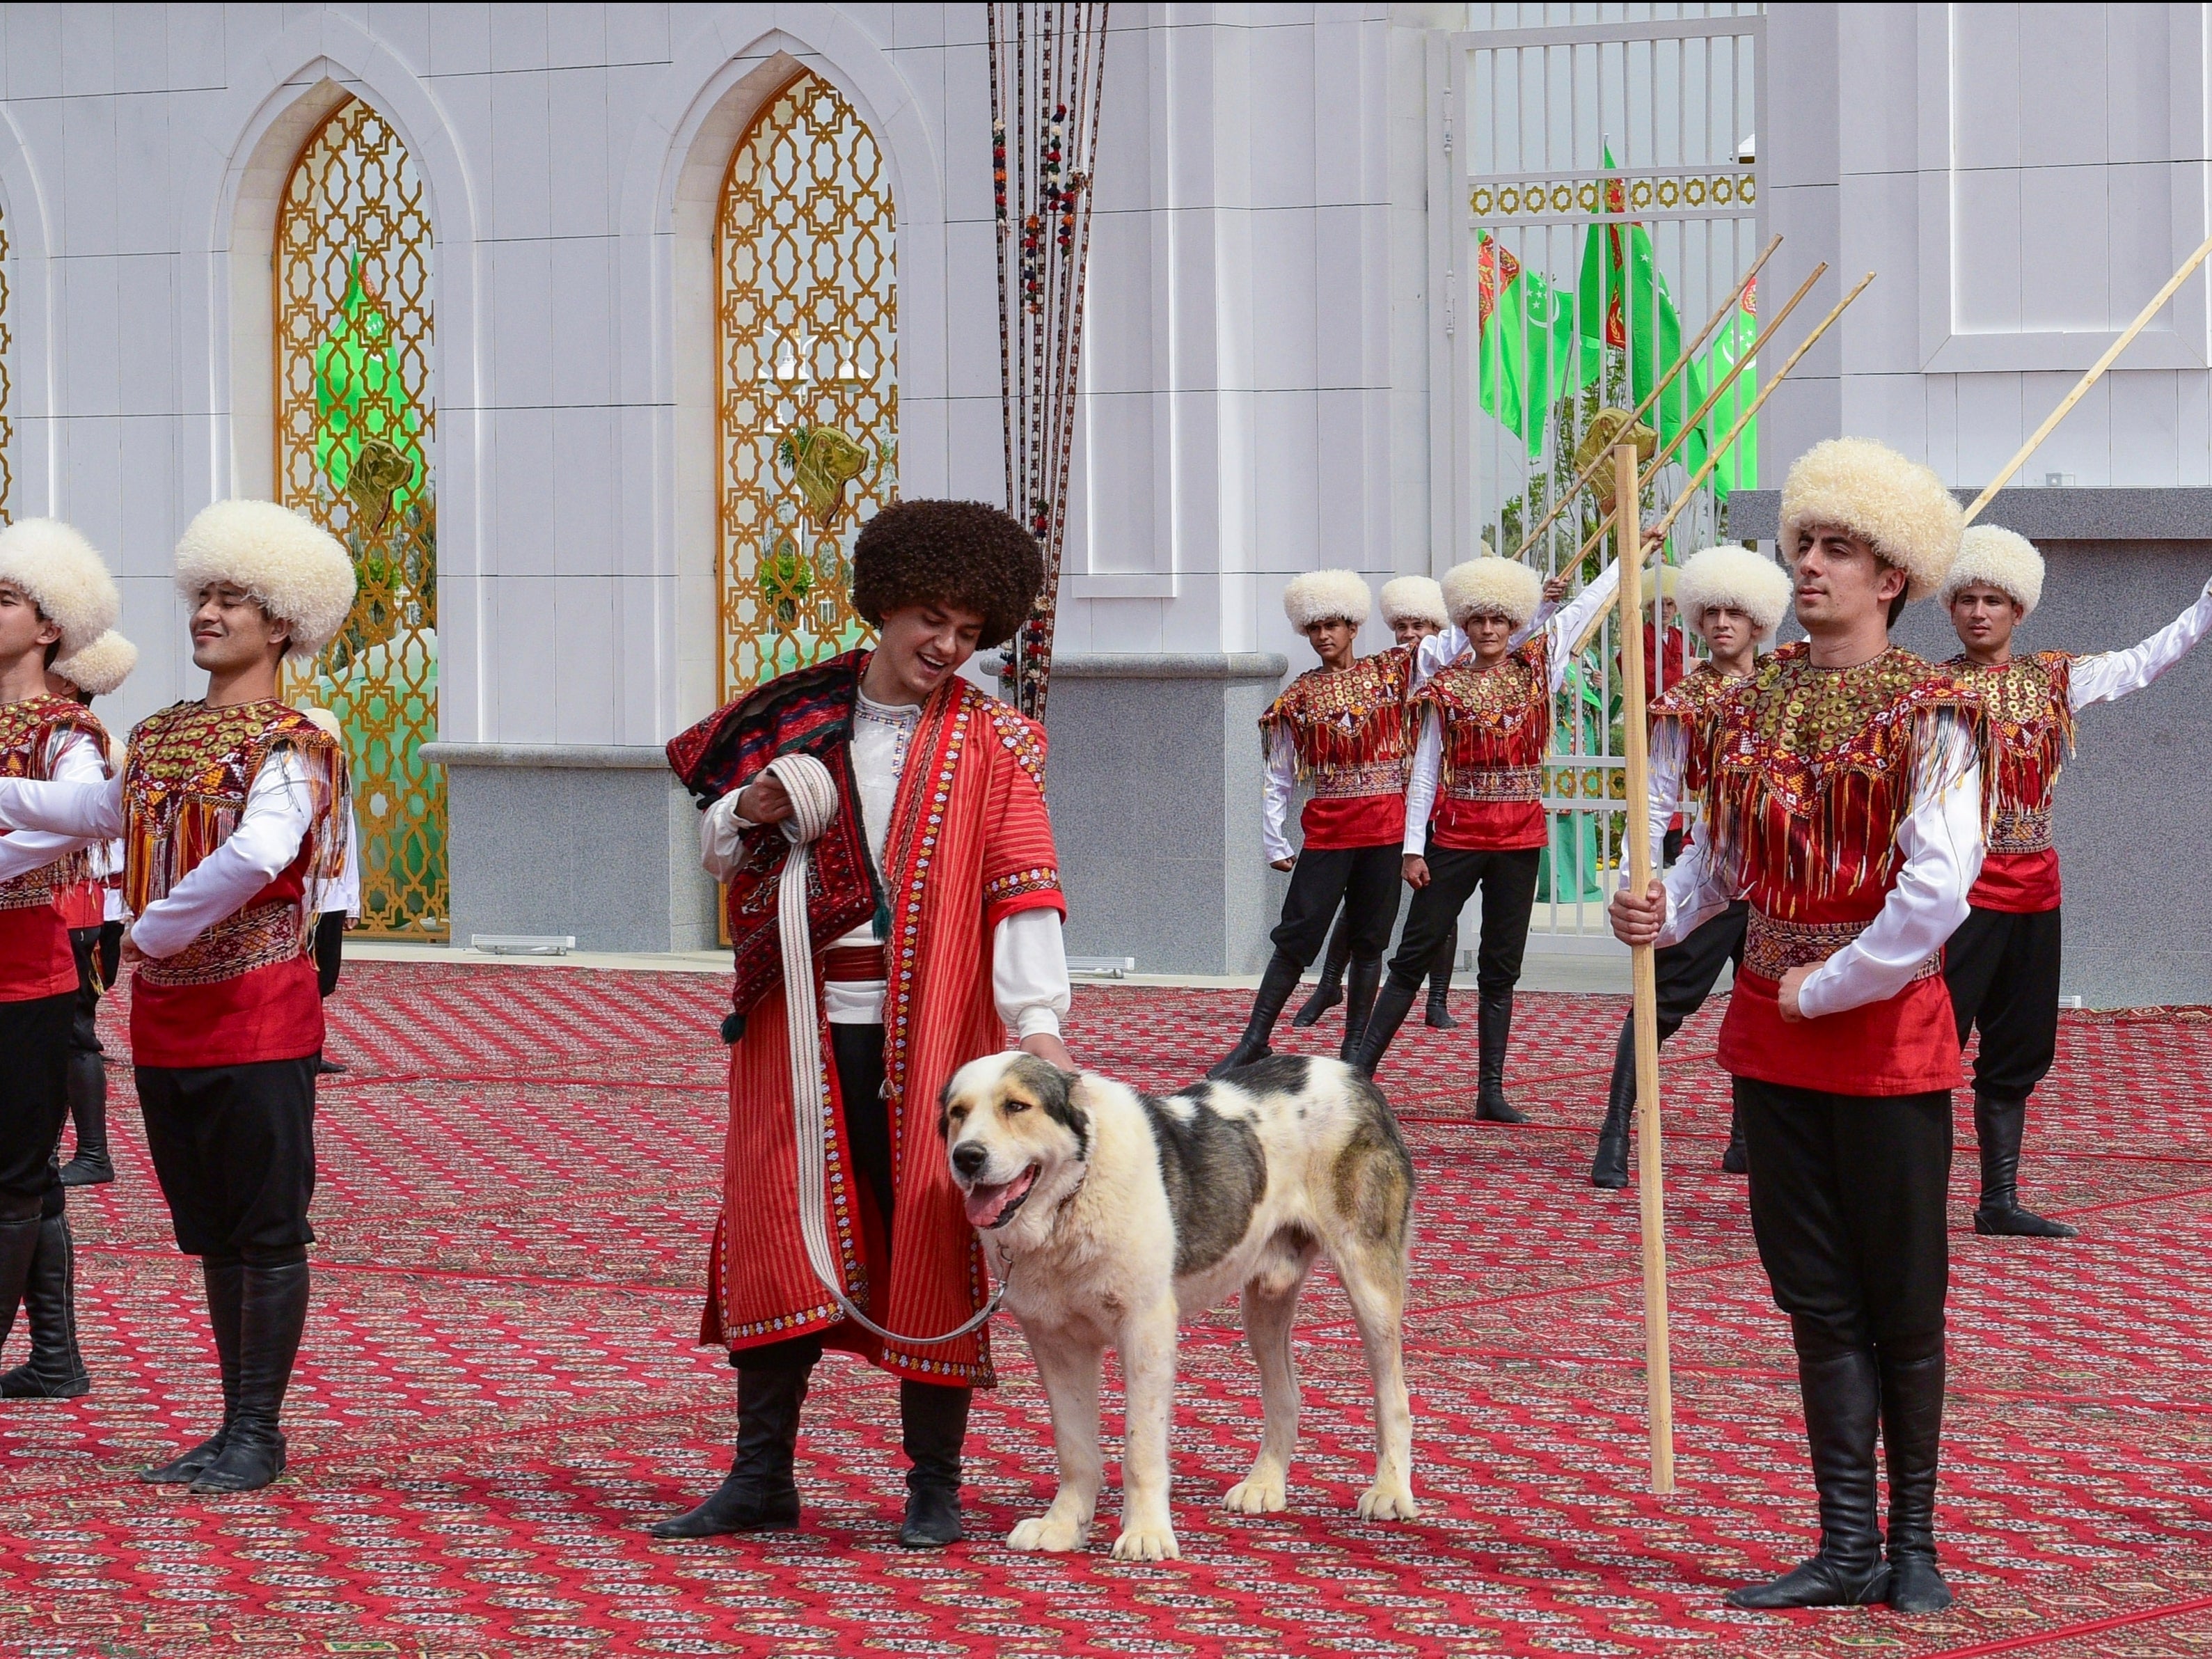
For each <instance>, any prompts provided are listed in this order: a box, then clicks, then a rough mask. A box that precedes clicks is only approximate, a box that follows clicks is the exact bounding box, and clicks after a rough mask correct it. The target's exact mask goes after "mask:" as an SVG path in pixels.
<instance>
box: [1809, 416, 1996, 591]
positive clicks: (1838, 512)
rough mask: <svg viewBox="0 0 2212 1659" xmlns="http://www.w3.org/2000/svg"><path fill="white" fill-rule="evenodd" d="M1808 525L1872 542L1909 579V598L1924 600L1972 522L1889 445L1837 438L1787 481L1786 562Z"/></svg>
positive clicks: (1930, 476)
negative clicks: (1838, 530) (1842, 531)
mask: <svg viewBox="0 0 2212 1659" xmlns="http://www.w3.org/2000/svg"><path fill="white" fill-rule="evenodd" d="M1808 524H1828V525H1840V526H1843V527H1844V529H1846V530H1849V531H1850V532H1852V533H1853V534H1854V535H1857V536H1863V537H1865V538H1866V539H1867V540H1868V541H1869V542H1871V543H1873V544H1874V548H1875V552H1876V553H1878V554H1880V555H1881V557H1882V558H1883V559H1884V560H1885V561H1886V562H1888V563H1890V564H1893V565H1895V566H1896V567H1897V568H1899V570H1902V571H1903V572H1904V573H1905V578H1906V581H1907V586H1906V588H1905V592H1906V594H1907V595H1908V596H1909V597H1911V598H1912V599H1926V598H1927V597H1928V596H1929V594H1930V593H1933V592H1935V591H1936V588H1937V587H1939V586H1942V581H1943V577H1944V575H1945V574H1946V573H1947V572H1948V570H1949V569H1950V568H1951V561H1952V560H1953V559H1954V558H1956V557H1957V556H1958V554H1959V536H1960V532H1962V531H1964V530H1965V529H1966V513H1964V512H1963V511H1962V510H1961V509H1960V506H1959V503H1958V502H1957V501H1954V500H1953V499H1952V498H1951V492H1950V491H1949V490H1948V489H1944V488H1943V481H1942V479H1941V478H1939V477H1936V475H1935V474H1934V473H1933V472H1931V471H1929V470H1928V468H1926V467H1924V466H1923V465H1920V464H1919V463H1918V462H1917V461H1908V460H1906V459H1905V457H1904V456H1902V455H1900V454H1899V453H1897V452H1896V451H1895V450H1893V449H1892V448H1890V447H1889V446H1888V445H1887V444H1878V443H1875V442H1874V441H1871V440H1869V439H1866V438H1830V439H1827V440H1826V441H1823V442H1820V443H1817V444H1814V446H1813V447H1812V448H1810V449H1808V450H1807V451H1806V452H1805V453H1803V454H1802V455H1800V456H1799V457H1798V458H1797V459H1796V464H1795V465H1792V466H1791V467H1790V476H1789V477H1786V478H1784V480H1783V481H1782V540H1781V547H1782V552H1783V556H1784V557H1785V558H1787V557H1789V556H1790V555H1791V553H1792V552H1793V551H1794V550H1796V545H1797V532H1798V528H1799V527H1800V526H1803V525H1808Z"/></svg>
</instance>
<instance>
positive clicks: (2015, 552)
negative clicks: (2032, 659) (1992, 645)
mask: <svg viewBox="0 0 2212 1659" xmlns="http://www.w3.org/2000/svg"><path fill="white" fill-rule="evenodd" d="M1976 582H1987V583H1988V584H1989V585H1990V586H1991V587H1994V588H1996V589H1997V590H1998V591H1999V592H2003V593H2009V594H2011V595H2012V597H2013V600H2014V602H2015V604H2017V605H2019V606H2020V614H2021V616H2022V617H2026V616H2027V614H2028V612H2029V611H2033V610H2034V609H2035V607H2036V606H2037V605H2039V604H2040V603H2041V602H2042V599H2043V555H2042V554H2040V553H2039V552H2037V551H2036V550H2035V544H2034V543H2033V542H2031V541H2029V540H2028V538H2027V537H2025V536H2023V535H2021V534H2019V533H2018V532H2015V531H2010V530H2006V529H2003V528H2002V527H2001V526H1997V525H1993V524H1978V525H1970V526H1968V527H1967V530H1966V534H1965V535H1964V536H1962V537H1961V538H1960V540H1959V556H1958V557H1957V558H1955V559H1954V560H1952V561H1951V569H1950V574H1948V575H1946V576H1945V577H1944V578H1943V586H1942V590H1941V592H1940V597H1941V598H1942V601H1943V603H1944V604H1946V605H1948V604H1950V603H1951V601H1952V600H1953V599H1954V598H1956V597H1957V595H1958V592H1959V590H1960V588H1962V587H1971V586H1972V585H1973V584H1974V583H1976Z"/></svg>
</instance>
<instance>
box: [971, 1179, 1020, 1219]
mask: <svg viewBox="0 0 2212 1659" xmlns="http://www.w3.org/2000/svg"><path fill="white" fill-rule="evenodd" d="M1013 1196H1014V1187H1013V1183H1012V1182H1007V1183H1006V1185H1005V1186H1003V1187H978V1188H975V1191H973V1192H971V1193H969V1194H968V1225H969V1226H971V1227H987V1226H989V1225H991V1224H992V1223H994V1222H995V1221H996V1220H998V1218H999V1217H1000V1214H1001V1212H1004V1211H1005V1209H1006V1206H1007V1205H1008V1204H1009V1203H1010V1202H1012V1200H1013Z"/></svg>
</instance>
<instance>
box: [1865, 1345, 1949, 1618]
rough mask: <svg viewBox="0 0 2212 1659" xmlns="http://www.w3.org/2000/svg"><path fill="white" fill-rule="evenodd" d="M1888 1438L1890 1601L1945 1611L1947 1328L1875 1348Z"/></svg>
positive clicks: (1907, 1608) (1911, 1608)
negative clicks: (1940, 1550)
mask: <svg viewBox="0 0 2212 1659" xmlns="http://www.w3.org/2000/svg"><path fill="white" fill-rule="evenodd" d="M1875 1357H1876V1358H1877V1359H1878V1360H1879V1362H1880V1364H1881V1440H1882V1446H1883V1449H1885V1450H1886V1451H1887V1454H1888V1458H1889V1605H1890V1606H1891V1607H1894V1608H1896V1609H1897V1611H1898V1612H1899V1613H1941V1612H1942V1611H1943V1609H1944V1608H1946V1607H1949V1606H1950V1605H1951V1587H1950V1586H1949V1585H1948V1584H1946V1583H1944V1582H1943V1575H1942V1573H1941V1572H1940V1571H1937V1570H1936V1460H1937V1457H1938V1455H1939V1453H1940V1451H1941V1449H1942V1440H1943V1334H1942V1332H1941V1331H1937V1332H1936V1333H1934V1334H1932V1335H1930V1336H1928V1337H1925V1338H1922V1339H1918V1340H1913V1341H1909V1342H1893V1343H1885V1344H1883V1345H1882V1346H1880V1347H1879V1348H1877V1349H1876V1350H1875Z"/></svg>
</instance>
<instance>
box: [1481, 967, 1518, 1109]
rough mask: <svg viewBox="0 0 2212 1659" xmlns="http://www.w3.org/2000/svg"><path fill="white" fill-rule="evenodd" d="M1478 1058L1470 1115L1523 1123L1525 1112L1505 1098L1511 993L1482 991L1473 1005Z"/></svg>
mask: <svg viewBox="0 0 2212 1659" xmlns="http://www.w3.org/2000/svg"><path fill="white" fill-rule="evenodd" d="M1474 1029H1475V1036H1476V1037H1477V1039H1478V1042H1479V1043H1480V1058H1479V1061H1478V1067H1477V1071H1476V1073H1475V1076H1476V1083H1477V1087H1478V1089H1479V1091H1480V1092H1478V1094H1477V1095H1476V1097H1475V1106H1474V1115H1475V1118H1476V1120H1477V1121H1480V1122H1483V1123H1526V1122H1527V1121H1528V1116H1527V1115H1526V1114H1525V1113H1523V1112H1522V1111H1520V1110H1519V1109H1516V1107H1514V1106H1513V1105H1512V1104H1510V1103H1509V1102H1508V1101H1507V1100H1506V1098H1505V1045H1506V1044H1507V1043H1508V1042H1510V1041H1511V1040H1512V1036H1513V993H1512V992H1510V991H1485V992H1483V993H1482V994H1481V1000H1480V1002H1478V1003H1477V1004H1476V1006H1475V1028H1474Z"/></svg>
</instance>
